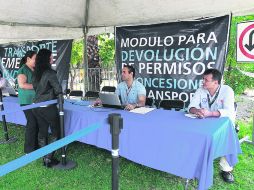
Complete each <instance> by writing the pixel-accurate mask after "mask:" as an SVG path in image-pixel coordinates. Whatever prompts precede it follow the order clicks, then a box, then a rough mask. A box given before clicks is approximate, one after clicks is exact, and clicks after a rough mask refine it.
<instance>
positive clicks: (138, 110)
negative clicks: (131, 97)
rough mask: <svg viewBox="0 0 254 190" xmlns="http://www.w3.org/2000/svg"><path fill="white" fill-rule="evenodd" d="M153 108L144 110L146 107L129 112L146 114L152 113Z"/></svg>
mask: <svg viewBox="0 0 254 190" xmlns="http://www.w3.org/2000/svg"><path fill="white" fill-rule="evenodd" d="M154 109H155V108H146V107H141V108H135V109H134V110H131V111H130V112H132V113H140V114H146V113H148V112H150V111H153V110H154Z"/></svg>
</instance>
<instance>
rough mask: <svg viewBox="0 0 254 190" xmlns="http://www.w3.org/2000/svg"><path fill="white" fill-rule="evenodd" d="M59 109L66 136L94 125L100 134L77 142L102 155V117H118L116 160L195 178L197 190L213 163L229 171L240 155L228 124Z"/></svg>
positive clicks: (105, 141) (171, 114)
mask: <svg viewBox="0 0 254 190" xmlns="http://www.w3.org/2000/svg"><path fill="white" fill-rule="evenodd" d="M9 106H13V102H12V101H10V103H6V104H5V107H9ZM64 109H65V133H66V135H69V134H72V133H73V132H76V131H78V130H80V129H82V128H84V127H87V126H89V125H90V124H92V123H99V124H100V125H101V128H99V129H98V130H97V131H95V132H94V133H92V134H89V135H88V136H86V137H83V138H81V139H79V141H80V142H84V143H88V144H91V145H95V146H97V147H100V148H104V149H107V150H111V136H110V133H109V125H108V124H107V117H108V114H110V113H120V114H121V116H122V117H123V119H124V127H123V130H122V132H121V134H120V148H119V149H120V155H121V156H123V157H125V158H127V159H129V160H132V161H134V162H136V163H140V164H143V165H145V166H148V167H151V168H154V169H157V170H161V171H165V172H168V173H171V174H174V175H177V176H180V177H183V178H189V179H191V178H197V179H198V180H199V189H208V188H209V187H211V186H212V184H213V160H214V159H216V158H218V157H221V156H226V157H227V160H228V162H229V163H230V165H232V166H234V165H235V164H236V163H237V155H238V154H239V153H240V152H241V150H240V146H239V141H238V137H237V135H236V133H235V131H234V127H233V125H232V123H231V122H230V120H229V119H228V118H206V119H192V118H188V117H186V116H184V113H183V112H176V111H166V110H154V111H152V112H149V113H147V114H145V115H141V114H135V113H131V112H128V111H124V110H116V109H104V108H97V109H95V108H89V107H86V106H79V105H73V104H71V103H69V102H66V103H65V105H64ZM16 118H17V116H16ZM7 121H8V120H7ZM18 123H21V121H19V122H18Z"/></svg>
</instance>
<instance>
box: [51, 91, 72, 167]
mask: <svg viewBox="0 0 254 190" xmlns="http://www.w3.org/2000/svg"><path fill="white" fill-rule="evenodd" d="M63 103H64V99H63V95H62V94H60V95H59V96H58V106H59V119H60V135H61V138H64V137H65V132H64V109H63ZM61 153H62V156H61V162H60V163H59V164H58V165H56V166H53V167H54V168H56V169H72V168H74V167H75V166H76V163H75V162H74V161H71V160H67V158H66V147H65V146H64V147H62V148H61Z"/></svg>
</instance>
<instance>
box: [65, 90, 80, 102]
mask: <svg viewBox="0 0 254 190" xmlns="http://www.w3.org/2000/svg"><path fill="white" fill-rule="evenodd" d="M67 97H69V98H71V99H77V100H81V99H82V98H83V91H81V90H72V91H71V92H70V93H69V95H68V96H67Z"/></svg>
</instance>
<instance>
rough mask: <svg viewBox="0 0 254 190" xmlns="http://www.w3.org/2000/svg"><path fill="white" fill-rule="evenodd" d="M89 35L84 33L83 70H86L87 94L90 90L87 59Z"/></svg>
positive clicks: (85, 88) (85, 89)
mask: <svg viewBox="0 0 254 190" xmlns="http://www.w3.org/2000/svg"><path fill="white" fill-rule="evenodd" d="M86 42H87V34H86V33H84V40H83V44H84V54H83V63H84V64H83V68H84V91H85V92H87V91H88V90H89V89H88V58H87V43H86Z"/></svg>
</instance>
